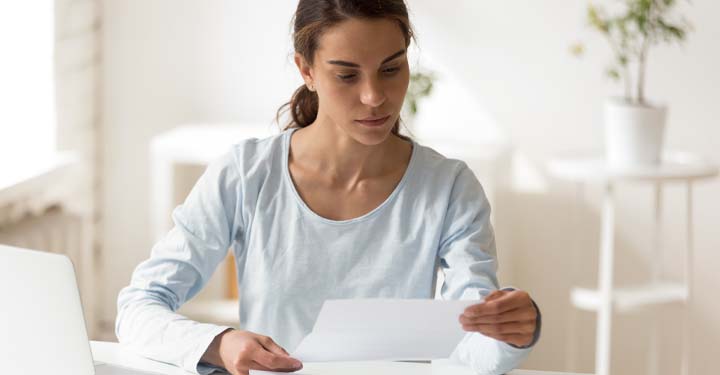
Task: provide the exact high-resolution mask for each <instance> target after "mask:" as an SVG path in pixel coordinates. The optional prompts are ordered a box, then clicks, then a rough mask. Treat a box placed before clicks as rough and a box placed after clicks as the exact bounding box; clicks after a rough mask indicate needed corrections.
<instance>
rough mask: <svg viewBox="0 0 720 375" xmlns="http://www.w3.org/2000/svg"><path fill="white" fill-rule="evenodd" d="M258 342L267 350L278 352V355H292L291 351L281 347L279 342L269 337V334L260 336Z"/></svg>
mask: <svg viewBox="0 0 720 375" xmlns="http://www.w3.org/2000/svg"><path fill="white" fill-rule="evenodd" d="M258 342H259V343H260V345H262V346H263V347H264V348H265V349H266V350H267V351H269V352H271V353H275V354H278V355H285V356H289V355H290V353H288V352H287V351H286V350H285V349H283V347H281V346H280V345H278V344H277V343H275V341H273V339H271V338H270V337H268V336H258Z"/></svg>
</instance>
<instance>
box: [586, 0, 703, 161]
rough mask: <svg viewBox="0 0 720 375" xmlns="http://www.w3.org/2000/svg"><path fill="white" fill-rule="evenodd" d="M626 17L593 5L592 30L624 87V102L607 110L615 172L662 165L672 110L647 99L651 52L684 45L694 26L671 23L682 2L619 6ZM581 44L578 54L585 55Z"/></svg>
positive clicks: (624, 0)
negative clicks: (655, 48) (603, 44)
mask: <svg viewBox="0 0 720 375" xmlns="http://www.w3.org/2000/svg"><path fill="white" fill-rule="evenodd" d="M618 1H619V2H620V4H619V5H620V7H621V8H622V10H621V12H619V13H618V14H615V15H609V14H608V13H607V12H606V11H605V10H604V9H602V8H600V7H598V6H594V5H592V4H591V5H589V6H588V11H587V18H588V21H589V23H590V26H591V27H592V28H593V29H595V30H597V31H598V32H600V33H601V34H602V35H603V36H604V37H605V39H606V40H607V41H608V42H609V44H610V47H611V49H612V53H613V60H612V63H611V64H610V66H609V67H608V68H607V71H606V74H607V76H608V77H610V78H611V79H613V80H616V81H620V82H622V83H623V86H624V89H625V91H624V96H622V97H617V98H610V99H609V100H607V102H606V104H605V116H604V123H605V157H606V160H607V161H608V163H609V164H610V165H612V166H615V167H631V166H638V165H652V164H658V163H659V162H660V161H661V155H662V146H663V139H664V133H665V122H666V117H667V106H665V105H660V104H656V103H653V102H651V101H649V100H648V99H647V97H646V95H645V81H646V77H645V72H646V69H647V61H648V52H649V50H650V48H651V47H653V46H656V45H659V44H661V43H671V42H678V43H679V42H682V41H683V40H684V39H685V36H686V34H687V32H688V31H689V30H690V27H691V26H690V24H689V23H688V22H687V21H685V20H684V19H680V20H678V21H671V20H669V19H668V17H669V13H670V12H671V11H672V10H673V8H674V6H675V5H676V2H677V1H676V0H618ZM582 51H583V46H582V45H581V44H577V45H575V46H574V47H573V52H574V53H576V54H578V55H579V54H581V53H582Z"/></svg>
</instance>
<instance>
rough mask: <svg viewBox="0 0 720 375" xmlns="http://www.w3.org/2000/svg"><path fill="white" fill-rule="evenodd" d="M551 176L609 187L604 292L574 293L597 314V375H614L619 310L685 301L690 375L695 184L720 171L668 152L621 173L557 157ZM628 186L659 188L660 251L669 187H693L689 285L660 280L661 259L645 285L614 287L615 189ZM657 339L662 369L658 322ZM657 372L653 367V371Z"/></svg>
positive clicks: (575, 300) (685, 362) (599, 162)
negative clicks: (665, 188) (614, 322)
mask: <svg viewBox="0 0 720 375" xmlns="http://www.w3.org/2000/svg"><path fill="white" fill-rule="evenodd" d="M548 172H549V173H550V174H551V175H552V176H554V177H556V178H559V179H562V180H567V181H571V182H575V183H577V184H578V186H579V187H580V188H582V186H583V184H595V185H599V186H601V187H602V188H603V191H604V197H603V206H602V221H601V225H602V228H601V237H600V259H599V266H598V268H599V269H598V288H597V289H583V288H573V289H572V292H571V302H572V304H573V305H574V306H575V307H577V308H579V309H584V310H590V311H597V327H596V329H597V336H596V349H595V373H596V375H608V374H609V373H610V342H611V340H610V338H611V332H612V324H611V323H612V313H613V311H617V312H624V311H628V310H631V309H634V308H638V307H641V306H647V305H653V304H660V303H667V302H675V301H677V302H684V303H685V304H686V306H685V313H684V337H683V352H682V371H683V374H684V375H688V374H690V372H689V366H690V358H689V357H690V337H691V336H690V334H691V330H690V321H689V317H690V309H689V305H690V303H691V301H692V290H693V288H692V264H693V235H692V229H693V224H692V204H693V202H692V184H693V182H694V181H696V180H701V179H709V178H712V177H715V176H717V175H718V167H717V166H716V165H714V164H713V163H710V162H708V161H706V160H704V159H702V158H701V157H699V156H697V155H693V154H690V153H682V152H672V153H667V154H666V155H665V156H664V157H663V160H662V163H661V164H659V165H657V166H648V167H634V168H624V169H617V168H611V167H610V166H608V165H606V163H605V162H604V160H603V158H602V157H599V156H584V157H583V156H581V157H566V158H557V159H554V160H552V161H550V163H549V164H548ZM622 182H638V183H649V184H652V185H654V186H655V197H654V198H655V230H654V244H655V245H657V246H655V249H659V248H660V246H659V245H660V241H659V236H660V230H659V226H660V218H661V215H662V207H661V201H662V200H661V198H662V185H663V183H669V182H679V183H684V184H685V185H686V187H687V195H686V198H687V203H686V204H687V211H686V214H687V218H686V223H687V242H686V247H687V249H686V254H685V255H686V256H685V273H684V279H685V280H684V283H674V282H668V281H663V280H661V278H660V271H661V266H662V265H661V264H660V259H661V257H660V256H657V257H655V259H656V260H657V261H655V262H653V263H654V264H652V265H651V267H652V268H651V270H652V279H651V280H650V281H649V282H648V283H646V284H644V285H640V286H634V287H613V258H614V222H615V205H614V197H613V195H614V186H615V185H616V184H618V183H622ZM653 331H654V332H653V335H651V338H650V340H651V344H650V345H651V349H650V357H649V359H648V360H649V364H650V366H656V364H657V348H656V347H655V342H656V341H657V340H656V339H655V337H656V332H657V323H656V324H655V325H654V327H653ZM651 369H652V368H651Z"/></svg>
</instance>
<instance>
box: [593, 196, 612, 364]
mask: <svg viewBox="0 0 720 375" xmlns="http://www.w3.org/2000/svg"><path fill="white" fill-rule="evenodd" d="M613 194H614V192H613V187H612V185H611V184H610V183H608V184H606V185H605V192H604V197H603V208H602V233H601V237H600V269H599V272H598V286H599V294H600V305H599V307H598V316H597V319H598V321H597V337H596V347H595V373H596V375H609V374H610V343H611V338H612V310H613V301H612V282H613V252H614V237H615V233H614V231H615V208H614V197H613Z"/></svg>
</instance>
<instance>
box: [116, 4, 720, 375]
mask: <svg viewBox="0 0 720 375" xmlns="http://www.w3.org/2000/svg"><path fill="white" fill-rule="evenodd" d="M584 3H585V2H570V1H560V0H544V1H542V2H540V1H531V0H525V1H520V0H518V1H503V2H489V1H485V2H477V1H470V0H467V1H456V2H452V6H450V5H448V4H450V3H449V2H438V1H433V0H411V1H410V7H411V10H412V12H413V17H414V18H413V21H414V23H415V24H416V28H417V30H416V31H417V33H418V37H419V42H420V44H421V46H422V48H423V53H424V54H427V55H428V56H431V57H432V60H433V61H434V62H436V63H437V66H439V67H443V69H446V73H448V74H451V75H452V76H454V77H459V79H458V80H457V81H458V82H462V83H463V85H464V87H463V89H464V91H465V92H468V93H470V94H471V95H472V98H471V99H472V100H471V102H474V103H476V105H477V106H478V109H477V110H476V111H474V113H475V112H477V113H482V114H483V115H484V116H487V117H488V118H490V119H492V122H494V123H496V124H498V126H499V127H500V128H501V129H502V131H500V133H501V134H503V135H507V136H508V137H509V139H510V141H511V142H512V143H513V144H514V146H515V148H516V149H517V150H518V151H519V152H520V153H521V154H520V155H519V157H518V160H521V161H522V160H524V161H526V162H527V166H528V168H529V169H530V170H532V169H533V168H535V169H537V168H539V167H540V166H541V165H542V162H543V161H544V160H545V159H546V158H547V157H549V156H551V155H554V154H556V153H558V152H564V151H568V150H577V149H579V150H585V149H600V148H601V146H602V142H601V136H602V132H601V127H600V125H601V124H600V110H601V104H602V101H603V98H604V97H606V96H608V95H611V94H614V93H615V92H617V89H616V88H615V87H614V86H613V85H610V84H608V83H607V82H606V81H605V80H604V79H603V78H602V74H601V72H602V70H603V67H604V64H605V62H606V57H608V56H607V55H606V51H607V49H606V47H605V45H604V43H603V41H602V40H600V39H599V38H598V37H596V36H594V35H593V34H591V33H589V32H588V31H587V29H586V28H585V27H584V20H583V16H584ZM248 4H249V2H241V1H229V0H227V1H221V0H213V1H190V0H185V1H170V0H156V1H150V2H148V1H140V0H124V1H120V0H114V1H108V0H106V1H104V3H103V20H104V29H103V38H102V39H103V43H102V44H103V57H104V67H103V70H104V71H103V80H104V89H103V97H104V98H103V114H104V119H103V143H102V148H103V171H104V175H103V177H104V192H103V193H104V194H103V195H104V198H103V204H102V209H103V215H104V220H103V223H104V229H103V233H102V234H103V240H104V244H105V247H104V254H105V263H106V268H105V270H106V273H105V285H106V294H105V305H106V314H105V315H106V320H108V321H112V319H113V318H114V304H115V297H116V294H117V292H118V291H119V289H120V288H121V287H122V286H124V285H126V284H127V282H128V280H129V277H130V273H131V271H132V269H133V267H134V266H135V265H136V264H137V263H138V262H140V261H141V260H143V259H145V258H146V257H147V256H148V254H149V250H150V247H151V246H152V242H151V240H150V233H149V230H148V224H149V220H148V216H149V212H148V209H147V207H148V205H149V202H148V196H149V194H148V192H149V189H148V185H149V182H148V153H147V148H148V141H149V139H150V137H152V136H153V135H155V134H158V133H160V132H162V131H164V130H167V129H170V128H172V127H174V126H176V125H178V124H180V123H186V122H205V121H208V122H209V121H223V122H226V121H262V122H266V123H269V122H270V120H271V119H272V118H273V116H274V114H275V110H276V108H277V106H278V105H280V104H282V103H283V102H284V101H286V100H287V99H288V98H289V96H290V94H291V93H292V91H293V89H294V88H295V87H296V86H297V85H298V84H299V83H300V81H299V78H298V77H297V74H296V72H295V70H294V67H293V66H292V65H291V61H290V59H289V58H288V53H289V52H290V44H289V31H290V27H289V22H290V16H291V13H292V11H293V10H294V5H295V2H294V1H272V2H264V3H263V5H264V6H263V7H259V6H251V5H248ZM686 14H687V16H688V17H689V18H690V19H691V20H692V21H693V22H694V24H695V26H696V31H695V32H694V33H692V34H691V35H690V39H689V42H688V43H687V44H686V45H685V47H683V48H677V47H672V48H669V47H663V48H660V49H657V50H654V51H653V52H652V54H651V61H650V66H649V74H648V76H649V84H648V93H649V95H650V97H651V98H654V99H657V100H662V101H666V102H667V103H670V106H671V109H670V119H669V131H668V142H667V143H668V145H669V146H670V147H671V148H678V149H686V150H692V151H696V152H700V153H703V154H706V155H708V156H710V157H712V158H713V159H714V160H720V150H718V149H717V147H716V145H717V144H718V141H719V140H720V137H719V135H720V127H719V126H717V120H716V119H717V118H719V117H720V106H718V105H717V104H718V98H720V95H719V94H720V92H719V91H720V73H718V71H717V69H716V68H714V67H717V66H720V49H719V48H718V47H717V40H718V38H719V37H720V25H718V24H717V23H716V22H715V19H714V15H717V14H720V3H717V2H713V1H711V0H696V1H694V2H693V5H692V7H690V8H688V9H687V11H686ZM578 39H583V40H586V41H588V42H590V45H589V51H588V54H587V56H586V57H585V58H584V59H583V60H579V61H578V60H576V59H575V58H573V57H571V56H570V54H569V53H568V46H569V44H571V43H572V42H574V41H576V40H578ZM427 118H437V117H433V116H429V117H427ZM473 125H474V122H473V121H468V122H467V124H466V125H460V126H458V125H457V124H454V125H453V127H452V129H453V131H456V132H458V133H461V134H462V137H463V138H464V139H477V140H483V139H487V136H486V135H485V134H483V133H482V129H486V128H482V127H480V128H478V127H477V126H473ZM424 126H427V123H425V124H424ZM436 126H438V127H439V126H444V124H436ZM478 129H480V130H478ZM538 175H540V176H541V174H540V173H538ZM534 186H536V189H535V190H534V191H533V190H524V191H516V190H508V191H505V192H504V193H503V194H501V195H500V197H499V198H498V200H499V201H498V203H497V204H496V206H495V207H494V209H495V211H494V212H495V217H494V220H495V222H496V229H497V231H498V234H499V238H501V239H502V241H501V242H500V243H499V251H500V252H501V262H503V267H505V268H506V269H508V272H506V273H507V274H508V277H507V278H505V277H503V275H501V279H502V280H503V281H504V283H505V284H513V285H515V286H518V287H522V288H525V289H527V290H529V291H531V293H532V294H533V296H534V297H535V298H536V299H537V300H538V302H539V304H540V305H541V307H542V308H543V312H544V322H545V326H544V337H543V340H542V341H541V343H540V344H539V346H538V347H537V348H536V350H535V352H534V353H533V355H532V357H531V359H530V360H529V361H528V363H527V366H526V367H528V368H538V369H556V370H561V369H564V368H565V366H566V353H568V352H567V351H566V350H565V347H566V345H567V343H568V342H569V341H568V336H569V335H568V334H567V331H566V328H567V325H566V323H565V320H566V319H567V318H568V317H569V316H570V315H569V312H570V311H571V310H570V308H569V306H568V303H567V299H568V298H567V295H568V289H569V286H570V285H571V284H572V283H575V282H576V280H579V282H582V283H585V284H587V285H593V283H594V281H595V278H594V277H595V276H594V270H595V268H596V263H595V260H594V259H595V255H596V248H597V246H596V244H597V227H598V223H597V211H598V210H597V202H598V200H597V198H598V193H597V191H593V190H591V191H590V193H589V196H588V197H587V202H588V203H587V204H585V205H583V206H582V207H580V208H579V212H580V214H579V216H580V219H579V220H571V218H570V217H569V213H571V212H572V209H573V198H574V191H573V190H572V189H571V187H570V186H567V185H566V184H561V183H557V182H554V181H545V180H543V181H541V183H540V184H536V185H534ZM719 187H720V183H718V182H712V183H703V184H700V185H698V187H697V188H696V203H697V206H696V212H695V216H694V219H695V222H696V227H695V235H696V237H695V239H696V245H697V251H696V264H695V270H696V276H695V283H696V285H698V286H699V288H698V293H697V296H698V299H697V300H696V301H694V303H693V306H692V312H693V318H694V319H693V321H694V324H695V327H696V330H695V332H696V333H695V336H694V338H693V341H694V343H695V350H694V359H695V366H696V367H695V369H696V370H697V371H696V372H695V373H698V374H700V373H709V372H710V370H711V369H713V368H714V364H713V361H712V360H713V359H714V358H713V356H712V354H713V350H715V345H714V343H716V342H718V341H720V322H719V321H718V319H716V318H714V317H713V316H714V314H713V313H714V311H716V310H718V309H720V302H718V300H717V299H715V298H712V297H714V295H716V294H717V293H715V291H716V290H717V289H718V287H720V280H718V277H717V276H716V275H715V270H716V269H717V268H718V266H720V255H718V253H717V251H716V250H717V249H718V248H720V236H719V235H718V234H717V233H716V231H715V230H714V229H715V226H716V223H717V222H718V219H720V214H719V213H718V212H720V198H719V197H718V194H717V192H718V188H719ZM649 193H650V190H649V189H647V188H644V187H642V186H629V187H624V188H622V189H620V191H619V195H620V210H619V211H620V212H619V218H618V235H619V237H620V240H619V241H618V245H619V253H618V254H619V255H618V257H617V263H618V264H617V266H618V269H620V270H621V272H620V275H619V276H618V278H617V279H618V280H619V281H623V282H627V281H638V280H641V279H642V277H643V276H644V273H646V272H645V271H646V270H645V269H644V268H642V267H639V266H637V265H638V264H640V262H641V261H642V260H644V259H645V258H647V257H648V254H647V252H648V251H647V246H646V245H647V243H648V238H649V235H645V234H643V233H644V232H643V231H644V230H646V229H648V228H649V225H650V220H651V213H650V211H649V208H650V207H651V198H650V195H649ZM682 199H683V196H682V190H681V189H679V188H677V189H670V190H669V191H668V192H667V199H666V208H667V219H666V221H665V223H664V224H665V228H667V232H666V236H665V237H666V240H667V243H668V246H667V250H669V251H668V252H670V253H675V254H680V253H681V252H682V247H681V244H682V243H683V242H682V236H683V234H684V233H683V231H682V228H683V226H682V225H683V222H682V218H683V215H682V213H683V212H684V211H683V206H682V204H681V203H682V201H681V200H682ZM573 234H576V235H581V236H579V237H574V236H573ZM573 241H575V242H573ZM507 254H511V255H507ZM573 256H576V257H577V258H578V259H576V260H575V261H578V262H582V263H580V264H579V265H575V266H574V265H573V263H571V261H573ZM680 259H681V258H680V257H679V256H674V255H668V256H667V257H666V264H667V271H668V273H669V274H670V275H672V276H674V277H678V276H680V272H681V267H680V264H679V263H677V262H678V261H679V260H680ZM510 275H512V278H510V277H509V276H510ZM679 312H680V310H679V309H678V308H674V307H667V308H663V311H662V315H663V322H664V323H666V324H667V327H666V328H667V329H666V330H664V332H663V336H662V337H663V338H664V339H665V342H666V344H664V345H663V347H662V355H663V357H665V360H664V364H665V368H664V371H663V373H667V374H670V373H677V366H678V362H677V360H676V358H677V356H678V354H677V349H678V346H677V345H675V343H674V341H675V340H676V339H678V338H679V332H680V330H679V327H677V325H678V324H679V318H680V313H679ZM646 317H647V315H642V314H638V315H637V316H631V317H623V318H621V319H619V321H618V325H617V326H616V327H618V329H617V330H616V331H615V333H614V342H615V343H616V344H617V345H618V349H617V350H616V351H615V352H613V355H614V359H615V360H616V362H615V363H616V365H615V366H614V368H613V369H614V370H615V372H614V373H618V374H622V373H634V372H633V371H636V370H637V371H639V370H640V369H641V368H642V367H643V366H644V362H643V356H644V352H645V350H644V346H645V341H646V340H645V339H643V337H644V335H645V334H646V333H647V330H646V325H647V324H646V321H647V319H646ZM577 319H578V323H579V327H581V329H579V331H578V332H577V334H576V335H573V336H572V337H574V338H575V340H576V342H577V345H575V346H574V347H575V348H576V350H577V353H575V356H573V358H577V360H576V361H575V362H576V363H575V364H574V369H575V370H580V371H591V370H592V360H593V351H594V344H593V343H594V338H593V337H594V336H593V335H594V329H593V315H591V314H586V313H581V314H577ZM570 342H572V341H570Z"/></svg>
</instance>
